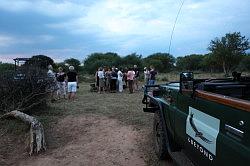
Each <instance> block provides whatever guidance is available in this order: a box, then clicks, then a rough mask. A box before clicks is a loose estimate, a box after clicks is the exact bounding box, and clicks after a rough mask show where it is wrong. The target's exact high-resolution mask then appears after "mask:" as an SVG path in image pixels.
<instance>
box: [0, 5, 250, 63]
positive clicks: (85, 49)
mask: <svg viewBox="0 0 250 166" xmlns="http://www.w3.org/2000/svg"><path fill="white" fill-rule="evenodd" d="M181 2H182V0H67V1H66V0H8V1H7V0H0V61H2V62H12V61H13V60H12V59H13V58H17V57H31V56H33V55H38V54H42V55H46V56H49V57H51V58H53V59H54V60H55V61H56V62H62V61H63V60H65V59H67V58H76V59H79V60H80V61H82V60H84V59H85V58H86V57H87V56H88V55H90V54H91V53H94V52H103V53H104V52H116V53H118V54H119V55H121V56H126V55H128V54H131V53H137V54H139V55H142V56H143V57H146V56H148V55H150V54H153V53H156V52H166V53H167V52H168V51H169V43H170V37H171V31H172V29H173V26H174V22H175V18H176V15H177V13H178V10H179V8H180V5H181ZM249 6H250V1H249V0H238V1H236V0H185V2H184V5H183V7H182V10H181V12H180V15H179V17H178V20H177V23H176V27H175V31H174V34H173V40H172V45H171V49H170V54H172V55H173V56H175V57H178V56H185V55H189V54H205V53H208V50H207V47H208V45H209V43H210V41H211V40H213V39H215V37H222V36H224V35H225V34H226V33H232V32H241V34H242V35H244V36H246V37H247V38H250V31H249V30H250V17H249V16H250V10H249Z"/></svg>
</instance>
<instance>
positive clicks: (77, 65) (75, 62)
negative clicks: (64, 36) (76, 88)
mask: <svg viewBox="0 0 250 166" xmlns="http://www.w3.org/2000/svg"><path fill="white" fill-rule="evenodd" d="M64 63H65V64H68V65H69V66H74V68H75V70H76V71H77V72H79V71H80V65H81V62H80V61H79V60H78V59H74V58H70V59H66V60H64Z"/></svg>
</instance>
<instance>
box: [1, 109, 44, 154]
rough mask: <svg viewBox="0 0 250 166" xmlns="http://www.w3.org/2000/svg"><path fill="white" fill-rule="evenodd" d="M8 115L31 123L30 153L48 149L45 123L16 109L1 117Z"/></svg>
mask: <svg viewBox="0 0 250 166" xmlns="http://www.w3.org/2000/svg"><path fill="white" fill-rule="evenodd" d="M8 117H13V118H16V119H19V120H21V121H23V122H24V123H26V124H28V125H30V141H29V146H30V152H29V154H30V155H32V154H33V153H39V152H40V151H43V150H46V143H45V137H44V130H43V125H42V124H41V123H40V122H39V121H38V120H37V119H36V118H35V117H32V116H30V115H27V114H25V113H23V112H20V111H17V110H14V111H11V112H8V113H6V114H4V115H3V116H1V117H0V119H3V118H8Z"/></svg>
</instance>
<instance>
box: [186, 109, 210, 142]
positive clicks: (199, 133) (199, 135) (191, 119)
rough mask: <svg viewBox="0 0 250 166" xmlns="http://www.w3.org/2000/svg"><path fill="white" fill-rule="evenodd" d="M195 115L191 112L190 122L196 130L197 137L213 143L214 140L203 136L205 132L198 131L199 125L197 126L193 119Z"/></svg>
mask: <svg viewBox="0 0 250 166" xmlns="http://www.w3.org/2000/svg"><path fill="white" fill-rule="evenodd" d="M193 117H194V114H193V113H191V115H190V117H189V122H190V125H191V127H192V129H193V130H194V132H195V137H199V138H200V139H201V140H203V141H204V142H206V143H208V144H211V143H213V142H212V141H210V140H209V139H207V138H205V137H204V136H203V133H202V132H200V131H198V129H197V127H196V126H195V124H194V121H193Z"/></svg>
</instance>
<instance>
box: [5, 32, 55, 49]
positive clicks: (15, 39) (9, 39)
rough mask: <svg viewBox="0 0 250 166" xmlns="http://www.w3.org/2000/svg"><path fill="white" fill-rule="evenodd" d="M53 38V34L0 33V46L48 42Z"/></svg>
mask: <svg viewBox="0 0 250 166" xmlns="http://www.w3.org/2000/svg"><path fill="white" fill-rule="evenodd" d="M54 39H55V37H54V36H52V35H48V34H42V35H36V36H11V35H5V34H2V35H1V34H0V48H1V47H5V48H6V47H11V46H15V45H33V44H37V43H48V42H52V41H53V40H54Z"/></svg>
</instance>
